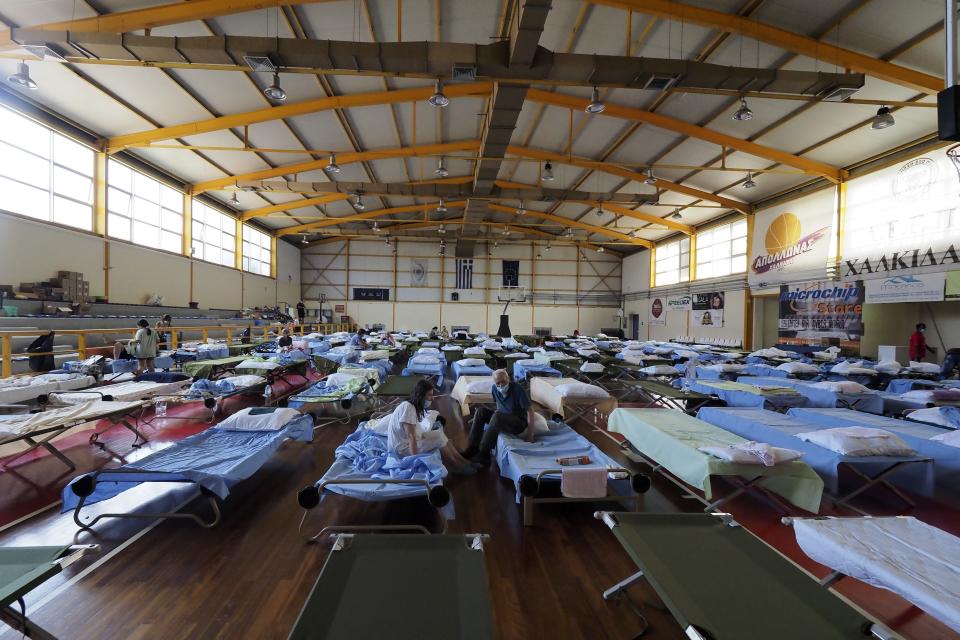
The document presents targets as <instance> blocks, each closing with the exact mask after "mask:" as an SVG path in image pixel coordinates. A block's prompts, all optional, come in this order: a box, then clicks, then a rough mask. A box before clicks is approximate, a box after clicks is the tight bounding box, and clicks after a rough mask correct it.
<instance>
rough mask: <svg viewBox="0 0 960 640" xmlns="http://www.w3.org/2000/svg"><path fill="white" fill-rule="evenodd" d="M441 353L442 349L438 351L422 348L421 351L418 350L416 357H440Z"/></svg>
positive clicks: (432, 348) (434, 348) (433, 348)
mask: <svg viewBox="0 0 960 640" xmlns="http://www.w3.org/2000/svg"><path fill="white" fill-rule="evenodd" d="M439 353H440V349H437V348H436V347H420V348H419V349H417V354H416V355H418V356H423V355H438V354H439Z"/></svg>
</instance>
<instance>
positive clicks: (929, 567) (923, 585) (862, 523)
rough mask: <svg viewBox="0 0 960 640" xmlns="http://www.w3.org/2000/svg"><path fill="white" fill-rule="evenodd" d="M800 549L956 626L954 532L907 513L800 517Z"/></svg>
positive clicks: (959, 592) (958, 577) (958, 541)
mask: <svg viewBox="0 0 960 640" xmlns="http://www.w3.org/2000/svg"><path fill="white" fill-rule="evenodd" d="M793 527H794V529H795V530H796V535H797V542H798V543H799V545H800V548H802V549H803V551H804V553H806V554H807V555H808V556H810V557H811V558H813V559H814V560H816V561H817V562H819V563H820V564H823V565H826V566H828V567H830V568H831V569H834V570H836V571H840V572H841V573H843V574H845V575H848V576H850V577H852V578H856V579H857V580H862V581H863V582H866V583H867V584H870V585H873V586H875V587H880V588H882V589H887V590H889V591H893V592H894V593H896V594H898V595H900V596H902V597H903V598H904V599H906V600H908V601H910V602H911V603H913V604H914V605H916V606H917V607H919V608H921V609H923V610H924V611H926V612H927V613H929V614H930V615H931V616H933V617H935V618H937V619H938V620H940V621H941V622H943V623H944V624H946V625H947V626H949V627H950V628H952V629H953V630H954V631H958V632H960V564H958V562H957V558H960V538H957V537H956V536H952V535H950V534H949V533H947V532H945V531H941V530H940V529H937V528H936V527H931V526H930V525H928V524H925V523H923V522H920V521H919V520H917V519H916V518H912V517H895V518H831V519H827V520H814V519H800V520H795V521H794V524H793Z"/></svg>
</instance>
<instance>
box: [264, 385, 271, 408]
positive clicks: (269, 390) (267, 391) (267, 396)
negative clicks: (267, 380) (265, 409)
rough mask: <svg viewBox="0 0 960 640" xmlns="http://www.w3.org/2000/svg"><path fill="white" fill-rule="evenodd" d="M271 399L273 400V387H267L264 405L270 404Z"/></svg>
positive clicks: (265, 388)
mask: <svg viewBox="0 0 960 640" xmlns="http://www.w3.org/2000/svg"><path fill="white" fill-rule="evenodd" d="M271 398H273V387H271V386H270V385H267V386H266V387H264V388H263V403H264V404H270V399H271Z"/></svg>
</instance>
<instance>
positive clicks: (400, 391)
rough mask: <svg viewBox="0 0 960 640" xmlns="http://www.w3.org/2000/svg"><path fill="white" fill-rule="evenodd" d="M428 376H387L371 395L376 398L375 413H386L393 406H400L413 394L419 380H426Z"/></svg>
mask: <svg viewBox="0 0 960 640" xmlns="http://www.w3.org/2000/svg"><path fill="white" fill-rule="evenodd" d="M428 377H429V376H421V375H407V374H403V375H399V376H389V377H388V378H387V379H386V380H384V381H383V382H382V383H381V384H380V386H379V387H377V388H376V389H375V390H374V392H373V395H374V396H376V398H377V407H376V410H377V411H387V410H389V409H392V408H393V406H394V405H397V404H400V403H401V402H403V401H404V400H405V399H407V398H408V397H409V396H410V394H411V393H413V389H414V387H416V386H417V383H418V382H420V381H421V380H426V379H427V378H428Z"/></svg>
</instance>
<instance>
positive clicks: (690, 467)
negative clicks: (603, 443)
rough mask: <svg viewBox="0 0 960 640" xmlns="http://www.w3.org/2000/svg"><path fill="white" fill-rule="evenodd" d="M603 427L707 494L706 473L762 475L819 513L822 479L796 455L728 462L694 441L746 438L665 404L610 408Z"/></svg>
mask: <svg viewBox="0 0 960 640" xmlns="http://www.w3.org/2000/svg"><path fill="white" fill-rule="evenodd" d="M607 428H608V429H609V430H610V431H612V432H613V433H621V434H623V435H624V436H625V437H626V438H627V440H629V441H630V444H632V445H633V446H634V447H635V448H636V449H637V450H638V451H640V453H642V454H643V455H645V456H647V457H648V458H650V459H651V460H653V461H655V462H656V463H657V464H660V465H663V467H664V468H665V469H667V470H668V471H669V472H670V473H672V474H673V475H675V476H677V477H678V478H680V479H681V480H683V481H684V482H686V483H687V484H689V485H691V486H693V487H696V488H697V489H700V490H701V491H703V493H704V495H705V496H706V498H707V500H711V499H712V497H711V494H712V492H711V488H710V476H741V477H744V478H747V479H753V478H756V477H757V476H766V478H765V479H764V480H763V481H761V482H760V484H761V485H762V486H763V488H765V489H767V490H769V491H772V492H773V493H776V494H777V495H779V496H782V497H783V498H784V499H786V500H787V501H789V502H790V503H792V504H795V505H796V506H798V507H800V508H801V509H804V510H806V511H809V512H811V513H819V511H820V498H821V496H822V495H823V480H822V479H821V478H820V476H818V475H817V473H816V472H815V471H814V470H813V469H811V468H810V465H808V464H807V463H806V462H803V461H802V460H794V461H793V462H787V463H784V464H778V465H776V466H773V467H765V466H762V465H752V464H733V463H731V462H725V461H723V460H721V459H719V458H715V457H713V456H711V455H709V454H706V453H703V452H701V451H698V448H699V447H706V446H720V447H725V446H729V445H733V444H740V443H742V442H747V440H746V439H744V438H741V437H740V436H738V435H735V434H733V433H730V432H729V431H724V430H723V429H721V428H720V427H715V426H713V425H711V424H708V423H706V422H703V421H702V420H697V419H696V418H692V417H690V416H688V415H687V414H685V413H683V412H682V411H673V410H670V409H615V410H614V411H613V412H612V413H611V414H610V417H609V418H608V420H607Z"/></svg>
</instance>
